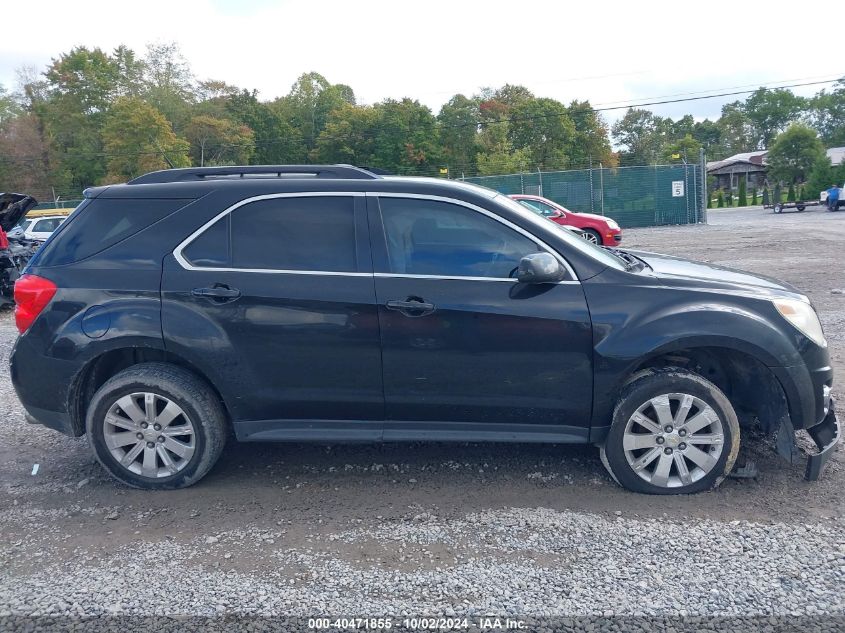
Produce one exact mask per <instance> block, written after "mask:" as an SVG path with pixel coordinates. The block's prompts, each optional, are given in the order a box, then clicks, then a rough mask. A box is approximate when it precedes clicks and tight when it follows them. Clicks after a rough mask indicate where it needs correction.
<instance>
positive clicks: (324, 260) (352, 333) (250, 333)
mask: <svg viewBox="0 0 845 633" xmlns="http://www.w3.org/2000/svg"><path fill="white" fill-rule="evenodd" d="M162 324H163V328H164V338H165V341H166V342H167V346H168V349H170V350H172V351H173V352H174V353H176V354H178V355H180V356H182V357H184V358H186V359H188V360H189V361H191V362H194V363H196V364H197V365H198V366H199V367H200V368H201V369H202V370H203V371H206V372H209V373H211V374H213V375H216V377H217V383H218V384H219V385H220V386H221V387H220V388H221V389H228V390H229V392H228V393H225V394H223V395H224V400H225V401H226V404H227V406H229V408H230V413H231V415H232V417H233V422H234V426H235V430H236V431H237V433H238V436H239V437H240V438H241V439H308V438H316V439H319V438H320V437H321V434H322V436H325V435H326V434H328V435H331V436H332V437H334V438H337V437H348V438H350V439H356V438H358V439H378V438H379V437H380V435H381V427H382V420H383V416H384V404H383V403H384V399H383V393H382V383H381V380H382V378H381V377H382V372H381V350H380V344H379V330H378V317H377V313H376V306H375V292H374V289H373V276H372V262H371V258H370V250H369V238H368V235H367V220H366V209H365V204H364V198H363V196H362V195H360V194H358V195H351V194H350V195H345V194H340V195H327V194H307V195H302V194H297V195H290V194H279V195H274V196H261V197H260V198H258V199H254V200H252V201H245V203H241V204H240V205H236V208H233V209H232V210H231V211H230V212H229V213H226V214H224V215H222V216H220V217H218V218H217V219H216V220H214V221H213V222H211V223H209V225H208V226H207V228H205V229H204V230H203V231H202V232H201V233H199V234H198V235H197V236H196V237H195V238H194V239H193V240H191V241H190V242H189V243H186V244H185V245H184V247H183V248H177V250H176V251H175V253H174V255H173V256H169V257H168V258H167V259H166V261H165V266H164V277H163V280H162ZM352 421H357V422H354V423H353V422H352ZM369 422H371V423H369Z"/></svg>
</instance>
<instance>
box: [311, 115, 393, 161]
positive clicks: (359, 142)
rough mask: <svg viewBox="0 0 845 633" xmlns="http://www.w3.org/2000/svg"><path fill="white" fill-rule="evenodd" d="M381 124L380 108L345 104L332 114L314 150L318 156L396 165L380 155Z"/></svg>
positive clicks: (338, 159)
mask: <svg viewBox="0 0 845 633" xmlns="http://www.w3.org/2000/svg"><path fill="white" fill-rule="evenodd" d="M378 125H379V112H378V111H377V110H376V109H375V108H373V107H372V106H354V105H351V104H349V103H345V104H343V105H342V106H340V107H339V108H336V109H334V110H333V111H332V112H331V114H329V118H328V120H327V122H326V126H325V128H323V131H322V132H320V136H319V137H318V138H317V147H316V148H315V149H314V150H313V152H312V155H313V157H314V160H315V161H317V162H319V163H349V164H351V165H360V166H367V167H372V166H376V167H384V168H387V169H392V168H393V167H394V166H393V165H388V164H386V163H385V162H383V161H381V160H379V159H377V157H376V153H375V139H376V136H377V134H378Z"/></svg>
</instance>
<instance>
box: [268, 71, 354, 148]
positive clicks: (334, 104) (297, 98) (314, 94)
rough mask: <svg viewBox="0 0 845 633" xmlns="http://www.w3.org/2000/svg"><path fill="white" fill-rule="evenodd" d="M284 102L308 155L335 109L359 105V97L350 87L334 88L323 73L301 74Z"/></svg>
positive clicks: (336, 86)
mask: <svg viewBox="0 0 845 633" xmlns="http://www.w3.org/2000/svg"><path fill="white" fill-rule="evenodd" d="M283 101H284V106H285V107H286V109H287V112H288V113H289V116H290V123H291V125H292V126H293V127H294V128H296V129H297V130H298V131H299V135H300V136H301V137H302V139H303V140H304V142H305V150H306V152H310V151H311V150H312V149H314V147H316V144H317V137H319V136H320V132H322V131H323V128H324V127H325V126H326V122H327V121H328V117H329V114H330V113H331V112H332V110H334V109H335V108H338V107H340V106H341V105H343V104H345V103H346V104H350V105H355V94H354V92H353V91H352V89H351V88H350V87H349V86H346V85H343V84H334V85H333V84H331V83H330V82H329V81H328V80H327V79H326V78H325V77H323V76H322V75H321V74H320V73H315V72H310V73H305V74H303V75H300V77H299V78H298V79H297V80H296V83H294V84H293V86H292V87H291V91H290V93H289V94H288V95H287V97H284V98H283Z"/></svg>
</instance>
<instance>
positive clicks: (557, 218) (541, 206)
mask: <svg viewBox="0 0 845 633" xmlns="http://www.w3.org/2000/svg"><path fill="white" fill-rule="evenodd" d="M509 197H510V198H513V199H514V200H516V201H517V202H518V203H519V204H521V205H522V206H524V207H525V208H526V209H530V210H531V211H533V212H534V213H537V214H539V215H542V216H543V217H545V218H548V219H550V220H551V221H552V222H557V223H558V224H563V225H564V226H574V227H575V228H578V229H581V230H582V231H583V232H584V236H583V237H584V239H586V240H587V241H588V242H592V243H593V244H599V245H601V246H616V245H617V244H619V242H621V241H622V229H620V228H619V225H618V224H616V222H614V221H613V220H612V219H610V218H607V217H605V216H603V215H595V214H594V213H575V212H574V211H570V210H569V209H566V208H564V207H562V206H560V205H559V204H558V203H557V202H552V201H551V200H549V199H548V198H543V197H541V196H525V195H513V196H509Z"/></svg>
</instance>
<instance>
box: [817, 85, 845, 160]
mask: <svg viewBox="0 0 845 633" xmlns="http://www.w3.org/2000/svg"><path fill="white" fill-rule="evenodd" d="M809 119H810V122H811V124H812V126H813V127H814V128H815V129H816V130H818V133H819V136H820V137H821V139H822V141H823V142H824V143H825V145H826V146H827V147H840V146H843V145H845V77H843V78H842V79H840V80H839V81H838V82H836V84H835V85H834V88H833V90H831V91H830V92H828V91H826V90H821V91H820V92H819V93H818V94H816V96H815V97H813V98H812V99H810V102H809Z"/></svg>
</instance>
